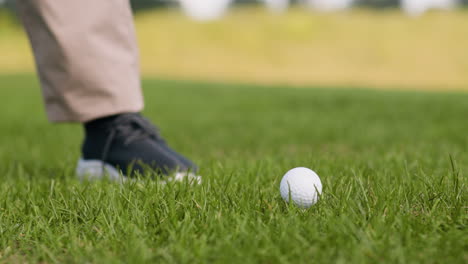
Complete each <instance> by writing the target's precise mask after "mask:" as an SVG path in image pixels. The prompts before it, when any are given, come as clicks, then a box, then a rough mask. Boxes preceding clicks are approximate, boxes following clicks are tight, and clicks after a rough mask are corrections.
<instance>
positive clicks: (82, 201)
mask: <svg viewBox="0 0 468 264" xmlns="http://www.w3.org/2000/svg"><path fill="white" fill-rule="evenodd" d="M0 86H1V88H0V98H2V106H1V107H2V111H1V112H0V120H1V122H0V180H1V183H0V263H24V262H29V263H34V262H41V263H84V262H94V263H140V262H151V263H155V262H156V263H159V262H163V263H164V262H167V263H211V262H214V263H241V262H244V263H466V262H467V261H468V254H467V253H466V252H467V247H468V235H467V234H468V232H467V229H466V224H467V220H468V218H467V194H466V184H467V181H466V172H467V169H468V133H467V131H468V119H467V117H468V94H463V93H452V94H447V93H446V94H444V93H422V92H396V91H372V90H366V89H354V90H349V89H345V90H343V89H330V88H328V89H325V88H319V87H315V88H311V89H305V88H293V87H262V86H249V85H240V86H234V85H229V84H214V83H190V82H177V81H162V80H147V81H145V82H144V86H145V94H146V104H147V107H146V110H145V114H146V116H148V117H149V118H151V119H152V120H153V121H155V122H156V123H158V124H159V125H160V127H161V128H162V133H163V135H164V136H165V137H166V138H167V139H168V141H169V142H170V143H171V144H172V145H173V146H174V147H175V148H176V149H178V150H180V151H181V152H183V153H185V154H186V155H188V156H189V157H191V158H193V159H194V160H195V161H196V162H197V163H199V165H200V166H201V174H202V175H203V176H204V182H203V184H202V185H201V186H197V187H189V186H187V185H186V184H175V185H168V186H165V187H163V186H161V185H159V184H151V182H142V183H131V184H125V185H119V184H115V183H109V182H95V183H80V182H78V181H77V180H76V179H75V178H74V175H73V170H74V164H75V162H76V159H77V158H78V157H79V145H80V141H81V138H82V134H83V133H82V130H81V127H80V126H78V125H60V126H59V125H51V124H49V123H47V121H46V118H45V116H44V111H43V107H42V104H41V100H40V93H39V88H38V87H37V86H38V85H37V82H36V81H35V79H34V78H33V77H32V76H29V75H24V76H20V75H16V76H0ZM451 160H452V161H453V162H452V161H451ZM296 166H306V167H310V168H312V169H314V170H315V171H317V173H318V174H319V175H320V176H321V179H322V182H323V185H324V190H323V192H324V193H323V196H322V199H321V201H320V202H319V203H318V204H317V205H316V206H313V207H312V208H310V209H309V210H300V209H297V208H295V207H294V206H290V205H287V204H285V203H284V202H283V201H282V200H281V198H280V195H279V190H278V189H279V182H280V180H281V177H282V175H283V174H284V173H285V172H286V171H287V170H288V169H290V168H293V167H296Z"/></svg>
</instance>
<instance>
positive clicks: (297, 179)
mask: <svg viewBox="0 0 468 264" xmlns="http://www.w3.org/2000/svg"><path fill="white" fill-rule="evenodd" d="M280 192H281V197H283V200H285V201H286V202H289V197H291V199H292V201H293V202H294V204H296V205H297V206H299V207H301V208H309V207H311V206H312V205H314V204H315V203H317V201H318V199H319V195H320V194H322V182H321V181H320V178H319V176H318V175H317V173H315V172H314V171H313V170H310V169H308V168H303V167H299V168H294V169H292V170H290V171H288V172H287V173H286V174H285V175H284V176H283V179H282V180H281V184H280Z"/></svg>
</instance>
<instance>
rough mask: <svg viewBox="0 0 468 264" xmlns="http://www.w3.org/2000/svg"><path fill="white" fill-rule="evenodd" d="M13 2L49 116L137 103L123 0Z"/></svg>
mask: <svg viewBox="0 0 468 264" xmlns="http://www.w3.org/2000/svg"><path fill="white" fill-rule="evenodd" d="M17 6H18V11H19V14H20V17H21V19H22V21H23V24H24V26H25V28H26V30H27V33H28V36H29V39H30V42H31V44H32V48H33V51H34V55H35V60H36V65H37V71H38V73H39V77H40V81H41V86H42V90H43V95H44V100H45V104H46V109H47V114H48V117H49V119H50V120H51V121H54V122H86V121H89V120H93V119H96V118H100V117H104V116H108V115H112V114H117V113H122V112H139V111H141V110H142V109H143V98H142V93H141V89H140V77H139V68H138V67H139V66H138V65H139V63H138V49H137V45H136V39H135V32H134V26H133V19H132V13H131V8H130V5H129V1H128V0H113V1H95V0H80V1H72V0H60V1H57V0H40V1H38V0H17Z"/></svg>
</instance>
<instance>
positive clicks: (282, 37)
mask: <svg viewBox="0 0 468 264" xmlns="http://www.w3.org/2000/svg"><path fill="white" fill-rule="evenodd" d="M297 2H298V1H293V3H292V4H291V6H290V8H289V9H288V10H286V11H285V12H271V11H269V10H268V9H267V8H266V7H265V6H264V5H263V4H259V2H258V1H248V0H244V1H236V2H235V3H234V4H232V6H231V7H230V8H229V10H228V11H227V12H226V14H225V15H224V16H223V17H222V18H220V19H217V20H214V21H204V22H199V21H193V20H191V19H190V18H188V17H187V16H185V14H184V13H183V12H181V10H180V8H178V6H177V4H176V2H175V1H167V0H166V1H145V0H138V1H132V5H133V7H134V10H135V11H136V15H135V23H136V28H137V32H138V40H139V45H140V51H141V69H142V73H143V75H144V76H149V77H158V78H162V79H185V80H203V81H222V82H242V83H259V84H287V85H296V86H310V85H321V86H342V87H373V88H391V89H424V90H468V53H467V52H466V47H468V10H467V9H466V8H464V7H466V5H465V4H466V3H467V2H468V1H463V3H462V4H464V5H460V6H459V8H457V9H455V10H453V11H440V10H431V11H430V12H428V13H425V14H423V15H421V16H418V17H413V16H408V15H406V14H405V13H403V12H402V11H401V10H400V8H399V7H398V4H399V1H397V0H360V1H355V3H354V8H352V9H350V10H340V11H336V12H325V13H320V12H317V11H316V10H311V9H308V8H304V6H303V5H300V4H298V3H297ZM13 3H14V2H13V1H7V2H6V4H4V5H3V8H0V50H1V51H2V58H1V60H0V73H29V72H33V71H34V64H33V59H32V55H31V52H30V48H29V45H28V42H27V38H26V36H25V34H24V32H23V30H22V28H21V26H20V25H19V23H18V22H17V20H16V18H15V16H14V14H13V13H14V12H13V11H12V10H14V4H13Z"/></svg>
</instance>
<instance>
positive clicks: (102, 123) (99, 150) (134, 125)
mask: <svg viewBox="0 0 468 264" xmlns="http://www.w3.org/2000/svg"><path fill="white" fill-rule="evenodd" d="M85 130H86V137H85V140H84V143H83V146H82V153H83V157H82V158H81V159H80V160H79V161H78V166H77V169H76V171H77V175H78V176H79V177H80V178H85V177H87V178H91V179H93V178H102V177H104V176H105V175H107V176H109V177H110V178H111V179H120V177H121V175H123V176H127V177H133V176H136V175H147V173H148V172H151V174H152V175H175V179H179V180H180V179H182V178H185V177H189V178H193V179H196V181H197V182H199V180H200V179H199V177H198V176H195V173H196V172H197V166H196V165H195V164H194V163H193V162H191V161H190V160H188V159H187V158H185V157H183V156H182V155H180V154H179V153H177V152H175V151H174V150H172V149H171V148H170V147H169V146H168V145H167V143H166V142H165V141H164V139H163V138H162V137H161V136H160V134H159V132H158V129H157V128H156V127H155V126H153V125H152V124H151V123H150V121H149V120H147V119H146V118H144V117H142V116H141V115H140V114H136V113H128V114H121V115H116V116H111V117H107V118H102V119H98V120H95V121H91V122H89V123H86V125H85Z"/></svg>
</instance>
